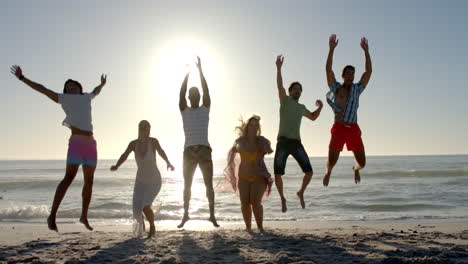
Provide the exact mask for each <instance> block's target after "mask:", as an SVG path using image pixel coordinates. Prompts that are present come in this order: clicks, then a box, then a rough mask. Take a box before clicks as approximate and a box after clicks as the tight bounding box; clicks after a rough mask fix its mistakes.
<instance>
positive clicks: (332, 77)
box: [325, 34, 338, 87]
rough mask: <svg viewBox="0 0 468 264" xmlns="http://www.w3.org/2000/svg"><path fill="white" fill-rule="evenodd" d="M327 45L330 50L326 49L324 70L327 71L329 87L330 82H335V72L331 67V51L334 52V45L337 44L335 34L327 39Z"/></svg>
mask: <svg viewBox="0 0 468 264" xmlns="http://www.w3.org/2000/svg"><path fill="white" fill-rule="evenodd" d="M328 45H329V46H330V51H328V57H327V65H326V67H325V70H326V72H327V83H328V87H330V86H331V85H332V84H334V83H335V82H336V78H335V73H334V72H333V69H332V66H333V53H334V52H335V48H336V46H338V39H336V35H335V34H333V35H331V36H330V39H329V41H328Z"/></svg>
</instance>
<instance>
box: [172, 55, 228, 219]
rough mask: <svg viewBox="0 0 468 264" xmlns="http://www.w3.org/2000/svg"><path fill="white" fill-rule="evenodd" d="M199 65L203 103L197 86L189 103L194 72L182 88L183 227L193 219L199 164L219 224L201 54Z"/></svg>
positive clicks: (180, 107) (180, 105) (212, 211)
mask: <svg viewBox="0 0 468 264" xmlns="http://www.w3.org/2000/svg"><path fill="white" fill-rule="evenodd" d="M197 59H198V61H197V68H198V71H199V73H200V80H201V85H202V89H203V104H202V105H201V106H200V92H199V91H198V88H197V87H191V88H190V90H189V96H188V97H189V100H190V107H188V106H187V100H186V99H185V96H186V93H187V82H188V78H189V74H190V72H187V74H186V75H185V79H184V82H183V83H182V86H181V88H180V97H179V109H180V112H181V114H182V121H183V124H184V132H185V145H184V158H183V174H184V216H183V218H182V222H181V223H180V224H179V225H178V226H177V227H179V228H181V227H183V226H184V225H185V223H186V222H187V221H188V220H190V217H189V204H190V197H191V188H192V181H193V175H194V173H195V170H196V168H197V165H198V166H200V170H201V172H202V174H203V180H204V182H205V186H206V197H207V198H208V203H209V208H210V218H209V221H211V222H212V223H213V225H214V226H215V227H218V226H219V225H218V223H217V222H216V218H215V213H214V190H213V161H212V160H211V147H210V143H209V142H208V123H209V114H210V105H211V99H210V93H209V90H208V84H207V83H206V80H205V76H204V75H203V71H202V66H201V61H200V58H199V57H197Z"/></svg>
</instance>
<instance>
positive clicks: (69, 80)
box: [63, 79, 83, 94]
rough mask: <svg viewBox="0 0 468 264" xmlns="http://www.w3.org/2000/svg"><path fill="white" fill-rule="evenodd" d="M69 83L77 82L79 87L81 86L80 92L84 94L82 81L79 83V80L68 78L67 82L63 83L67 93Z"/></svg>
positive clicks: (64, 90) (64, 91)
mask: <svg viewBox="0 0 468 264" xmlns="http://www.w3.org/2000/svg"><path fill="white" fill-rule="evenodd" d="M68 83H75V84H76V85H78V87H79V88H80V94H83V86H81V83H79V82H78V81H75V80H72V79H68V80H67V81H66V82H65V84H64V85H63V93H67V84H68Z"/></svg>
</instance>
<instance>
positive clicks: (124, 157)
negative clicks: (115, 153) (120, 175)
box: [111, 141, 135, 171]
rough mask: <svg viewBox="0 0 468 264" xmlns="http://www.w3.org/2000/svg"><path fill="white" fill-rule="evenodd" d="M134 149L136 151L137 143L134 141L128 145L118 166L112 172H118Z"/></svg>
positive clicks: (112, 168) (114, 166)
mask: <svg viewBox="0 0 468 264" xmlns="http://www.w3.org/2000/svg"><path fill="white" fill-rule="evenodd" d="M134 149H135V141H132V142H130V144H128V147H127V149H126V150H125V152H124V153H123V154H122V155H121V156H120V158H119V160H118V161H117V164H115V165H113V166H112V167H111V171H116V170H117V169H118V168H119V167H120V165H122V163H124V162H125V161H126V160H127V158H128V155H130V153H132V151H133V150H134Z"/></svg>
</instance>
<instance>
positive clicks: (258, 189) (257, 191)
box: [250, 179, 267, 233]
mask: <svg viewBox="0 0 468 264" xmlns="http://www.w3.org/2000/svg"><path fill="white" fill-rule="evenodd" d="M266 187H267V185H266V182H265V181H264V180H263V179H260V180H257V181H256V182H254V183H253V184H252V188H251V190H250V201H251V202H252V211H253V213H254V216H255V222H257V227H258V230H259V231H260V232H262V233H263V232H264V231H265V230H264V229H263V206H262V197H263V194H264V193H265V189H266Z"/></svg>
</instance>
